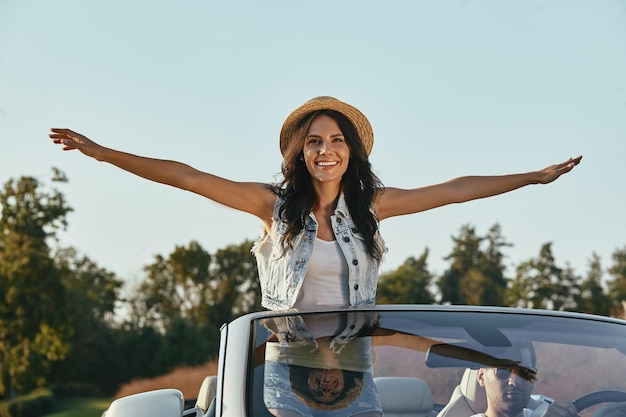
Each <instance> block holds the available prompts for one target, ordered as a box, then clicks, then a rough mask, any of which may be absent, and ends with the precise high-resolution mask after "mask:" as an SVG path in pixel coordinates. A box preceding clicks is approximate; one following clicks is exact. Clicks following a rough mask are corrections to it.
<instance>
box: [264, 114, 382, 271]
mask: <svg viewBox="0 0 626 417" xmlns="http://www.w3.org/2000/svg"><path fill="white" fill-rule="evenodd" d="M320 115H327V116H329V117H331V118H332V119H333V120H335V121H336V122H337V125H338V126H339V129H340V130H341V132H342V133H343V136H344V138H345V139H346V142H347V144H348V147H349V148H350V161H349V163H348V169H347V171H346V173H345V174H344V175H343V178H342V180H341V190H342V191H343V193H344V196H345V200H346V204H347V206H348V210H349V211H350V215H351V216H352V219H353V220H354V223H355V226H356V228H357V230H358V232H359V233H360V234H361V236H363V239H364V242H365V246H366V248H367V252H368V254H369V255H370V256H371V257H373V258H374V259H377V260H381V259H382V257H383V252H384V248H382V247H379V246H380V245H378V244H377V243H376V240H375V235H376V232H377V231H378V219H377V218H376V214H375V213H374V211H373V210H372V205H373V202H374V198H375V197H376V194H377V193H379V192H382V191H383V185H382V182H381V181H380V179H378V177H377V176H376V175H375V174H374V173H373V172H372V167H371V164H370V162H369V160H368V155H367V152H366V150H365V147H364V146H363V143H362V142H361V140H360V139H359V135H358V133H357V130H356V129H355V127H354V125H353V124H352V123H351V122H350V121H349V120H348V119H347V118H346V117H345V116H344V115H343V114H341V113H339V112H336V111H333V110H319V111H315V112H312V113H310V114H308V115H307V116H305V117H303V118H302V120H300V122H299V123H298V126H297V129H296V132H295V135H294V137H293V138H292V140H291V141H290V143H289V146H288V147H287V149H286V151H285V153H284V155H283V157H284V158H283V164H282V174H283V179H282V181H280V182H279V183H278V184H276V185H274V186H272V190H273V191H274V192H275V193H276V194H277V195H278V196H279V197H281V198H282V199H283V200H284V204H282V206H281V207H280V211H279V216H280V218H281V219H282V220H284V221H285V222H286V223H287V232H286V233H285V235H284V236H283V242H282V243H283V245H285V246H287V247H292V243H293V241H294V239H295V238H296V236H298V235H299V234H300V232H301V231H302V229H303V227H304V224H305V223H304V221H305V218H306V216H308V215H309V213H311V211H313V209H315V208H316V207H317V205H318V203H319V202H318V201H317V197H316V194H315V190H314V189H313V182H312V180H311V175H310V174H309V172H308V170H307V167H306V165H305V162H304V158H303V147H304V140H305V138H306V135H307V133H308V131H309V127H310V125H311V122H312V121H313V120H314V119H315V118H316V117H318V116H320Z"/></svg>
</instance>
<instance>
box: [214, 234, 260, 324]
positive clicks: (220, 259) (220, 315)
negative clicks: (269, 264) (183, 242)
mask: <svg viewBox="0 0 626 417" xmlns="http://www.w3.org/2000/svg"><path fill="white" fill-rule="evenodd" d="M252 245H253V242H252V241H250V240H245V241H244V242H242V243H241V244H239V245H229V246H227V247H226V248H224V249H220V250H218V251H217V252H216V253H215V254H214V256H213V262H212V263H211V283H210V286H209V288H208V291H207V292H206V293H205V302H206V303H205V304H204V306H205V307H206V311H205V314H203V316H204V317H208V319H209V320H210V321H211V322H212V323H213V324H214V325H215V326H217V327H220V326H221V325H222V324H223V323H227V322H229V321H230V320H232V319H233V318H234V317H236V316H239V315H242V314H245V313H248V312H251V311H259V310H261V293H260V284H259V272H258V269H257V266H256V260H255V258H254V255H253V254H252V252H251V249H252Z"/></svg>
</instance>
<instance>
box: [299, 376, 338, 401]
mask: <svg viewBox="0 0 626 417" xmlns="http://www.w3.org/2000/svg"><path fill="white" fill-rule="evenodd" d="M307 382H308V385H309V388H310V389H311V392H312V393H313V396H314V398H315V399H316V400H317V401H318V402H320V403H332V402H333V401H335V400H336V399H337V398H338V397H339V396H340V395H341V392H342V391H343V387H344V380H343V371H342V370H341V369H313V370H311V373H310V374H309V379H308V380H307Z"/></svg>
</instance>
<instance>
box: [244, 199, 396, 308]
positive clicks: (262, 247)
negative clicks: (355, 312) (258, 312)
mask: <svg viewBox="0 0 626 417" xmlns="http://www.w3.org/2000/svg"><path fill="white" fill-rule="evenodd" d="M281 204H282V200H281V199H280V198H279V199H277V201H276V204H275V206H274V214H273V221H272V225H271V228H270V231H269V233H267V234H264V236H262V237H261V238H260V239H259V240H258V241H257V242H256V243H255V245H254V247H253V248H252V252H253V253H254V255H255V257H256V261H257V267H258V270H259V280H260V283H261V296H262V298H261V304H262V305H263V307H265V308H267V309H270V310H282V309H286V308H291V307H293V305H294V304H295V302H296V299H297V298H298V293H299V292H300V288H301V287H302V281H303V280H304V276H305V274H306V271H307V267H308V265H309V261H310V259H311V254H312V253H313V245H314V243H315V238H316V236H317V221H316V220H315V216H314V215H313V213H309V215H308V216H307V217H306V218H305V224H304V227H303V230H302V232H301V233H300V234H299V235H298V236H297V237H296V238H295V240H294V242H293V248H291V249H290V248H285V249H284V248H283V246H282V245H281V238H282V236H283V235H284V234H285V231H286V229H287V224H286V223H285V222H284V221H283V220H281V219H280V218H279V209H280V205H281ZM331 222H332V229H333V233H334V234H335V239H337V242H338V243H339V247H340V248H341V251H342V252H343V255H344V257H345V258H346V261H347V263H348V279H349V289H350V305H352V306H361V305H373V304H374V303H375V301H376V284H377V282H378V270H379V267H380V262H379V261H378V260H376V259H374V258H372V257H371V256H369V254H368V253H367V249H366V247H365V242H364V241H363V237H362V236H361V234H360V233H359V231H358V230H357V229H356V227H355V225H354V222H353V220H352V217H350V213H349V212H348V208H347V206H346V202H345V199H344V196H343V193H342V194H341V195H340V196H339V201H338V202H337V208H336V209H335V213H334V214H333V215H332V216H331ZM375 240H376V242H377V244H378V245H380V247H383V248H385V243H384V241H383V239H382V237H381V236H380V232H379V231H376V236H375Z"/></svg>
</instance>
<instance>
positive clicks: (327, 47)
mask: <svg viewBox="0 0 626 417" xmlns="http://www.w3.org/2000/svg"><path fill="white" fill-rule="evenodd" d="M318 95H332V96H335V97H337V98H339V99H342V100H344V101H347V102H349V103H351V104H354V105H355V106H357V107H358V108H360V109H361V110H362V111H363V112H364V113H365V114H366V115H367V116H368V117H369V119H370V121H371V123H372V125H373V127H374V131H375V143H374V150H373V153H372V157H371V162H372V165H373V167H374V169H375V171H376V172H377V173H378V174H379V176H380V177H381V179H382V180H383V182H384V183H385V184H386V185H389V186H397V187H416V186H422V185H428V184H432V183H436V182H441V181H445V180H448V179H450V178H453V177H457V176H461V175H469V174H504V173H511V172H523V171H529V170H534V169H539V168H543V167H545V166H547V165H550V164H553V163H557V162H561V161H563V160H565V159H567V158H568V157H570V156H576V155H579V154H582V155H584V158H583V162H582V164H581V165H580V166H579V167H577V168H576V169H575V170H574V171H573V172H571V173H570V174H568V175H566V176H565V177H563V178H561V179H560V180H558V181H557V182H555V183H553V184H550V185H546V186H531V187H526V188H524V189H522V190H519V191H516V192H513V193H510V194H507V195H504V196H499V197H495V198H491V199H487V200H481V201H476V202H471V203H466V204H462V205H455V206H449V207H445V208H440V209H436V210H433V211H431V212H427V213H421V214H416V215H412V216H405V217H400V218H395V219H390V220H386V221H384V222H383V223H382V231H383V234H384V237H385V239H386V241H387V244H388V246H389V250H390V252H389V254H388V256H387V258H386V262H385V264H384V268H383V269H384V270H385V271H386V270H391V269H394V268H396V267H397V266H398V265H400V264H401V263H402V261H404V260H405V259H406V258H407V257H409V256H419V255H420V254H421V253H422V251H423V250H424V249H425V248H426V247H428V248H429V249H430V256H429V264H430V267H431V270H433V272H434V273H441V272H443V271H444V269H445V267H446V265H447V264H446V262H445V261H444V260H443V259H442V258H443V257H445V256H446V255H447V254H448V253H449V252H450V250H451V249H452V240H451V237H452V236H453V235H457V234H458V232H459V229H460V227H461V226H462V225H464V224H471V225H473V226H475V227H476V229H477V232H478V233H479V234H484V233H486V232H487V230H488V229H489V227H491V226H492V225H494V224H495V223H499V224H500V225H501V227H502V233H503V235H504V237H505V238H506V239H507V240H508V241H509V242H510V243H512V244H513V245H514V247H512V248H508V249H507V250H506V251H505V253H506V254H507V258H506V262H507V265H509V266H510V265H513V264H517V263H519V262H520V261H523V260H527V259H529V258H532V257H535V256H537V254H538V252H539V249H540V247H541V246H542V245H543V244H544V243H546V242H553V250H554V253H555V255H556V260H557V263H559V264H560V265H562V266H564V265H565V263H570V264H571V265H572V266H573V267H574V268H575V269H576V271H577V272H578V273H579V274H584V273H585V272H586V268H587V263H588V260H589V258H590V256H591V254H592V253H593V252H596V253H598V254H599V255H600V256H601V257H602V261H603V265H604V266H605V267H606V266H608V265H609V263H610V261H611V259H610V255H611V253H612V252H613V251H615V250H616V249H618V248H623V247H624V246H626V185H625V184H626V174H625V169H624V156H625V155H626V2H625V1H623V0H558V1H549V0H518V1H511V0H504V1H503V0H493V1H471V0H464V1H463V0H455V1H451V0H442V1H434V0H433V1H425V0H424V1H420V0H405V1H388V2H383V1H369V0H365V1H364V0H358V1H357V0H350V1H337V0H332V1H325V0H323V1H316V2H294V1H286V0H285V1H264V2H257V1H241V0H233V1H219V2H218V1H204V0H202V1H201V0H188V1H181V2H178V1H162V0H150V1H147V0H134V1H126V0H112V1H95V0H19V1H18V0H0V138H1V140H2V144H3V145H2V148H1V150H0V181H1V182H2V183H5V182H6V181H7V180H8V179H9V178H17V177H19V176H21V175H29V176H35V177H38V178H41V179H42V180H46V179H48V178H49V173H50V172H51V167H53V166H55V167H58V168H60V169H61V170H63V171H65V173H66V174H67V175H68V176H69V179H70V182H69V183H68V184H65V185H61V190H62V192H63V193H64V194H65V196H66V197H67V200H68V202H69V204H70V205H71V206H72V207H73V208H74V209H75V211H74V212H73V213H71V214H70V215H69V228H68V230H67V231H66V232H64V233H62V234H61V235H60V237H61V244H62V245H72V246H75V247H76V248H78V249H79V250H80V251H81V253H83V254H85V255H87V256H89V257H90V258H92V259H93V260H95V261H96V262H97V263H98V264H99V265H100V266H102V267H104V268H107V269H109V270H111V271H114V272H115V273H117V274H118V276H120V277H122V278H126V279H128V280H131V281H133V280H137V279H138V278H140V277H141V276H142V271H141V268H142V267H143V266H144V265H146V264H149V263H151V262H152V261H153V257H154V255H156V254H162V255H167V254H169V253H170V252H171V251H172V250H173V249H174V246H175V245H183V244H184V245H186V244H187V243H189V242H190V241H191V240H197V241H199V242H200V244H201V245H202V246H203V247H204V248H205V249H206V250H208V251H210V252H213V251H215V250H217V249H219V248H222V247H224V246H226V245H228V244H231V243H240V242H242V241H243V240H244V239H246V238H250V239H254V238H255V237H256V236H257V235H258V234H259V232H260V230H261V229H260V223H259V221H258V220H257V219H256V218H254V217H252V216H250V215H247V214H243V213H239V212H235V211H231V210H229V209H226V208H224V207H221V206H219V205H217V204H215V203H213V202H210V201H208V200H205V199H203V198H201V197H199V196H195V195H193V194H190V193H186V192H183V191H180V190H175V189H170V188H168V187H166V186H163V185H159V184H153V183H149V182H147V181H145V180H142V179H139V178H136V177H133V176H132V175H130V174H127V173H125V172H123V171H121V170H118V169H117V168H114V167H113V166H110V165H108V164H105V163H99V162H96V161H94V160H90V159H88V158H86V157H84V156H82V155H81V154H79V153H77V152H62V151H61V150H60V148H58V147H55V146H54V145H52V143H51V142H50V141H49V139H48V138H47V134H48V129H49V128H50V127H69V128H72V129H74V130H77V131H79V132H82V133H84V134H86V135H87V136H89V137H91V138H92V139H94V140H96V141H98V142H100V143H101V144H103V145H106V146H110V147H114V148H117V149H121V150H125V151H128V152H132V153H138V154H142V155H147V156H153V157H158V158H166V159H175V160H179V161H183V162H186V163H189V164H190V165H193V166H195V167H197V168H199V169H202V170H205V171H208V172H211V173H214V174H217V175H221V176H224V177H227V178H231V179H234V180H253V181H268V182H269V181H273V180H274V179H275V178H276V177H275V175H276V174H277V173H278V172H279V169H280V162H281V158H280V152H279V149H278V132H279V130H280V127H281V125H282V122H283V120H284V119H285V117H286V116H287V115H288V114H289V113H290V112H291V110H293V109H294V108H295V107H297V106H298V105H300V104H301V103H302V102H304V101H306V100H307V99H309V98H311V97H314V96H318ZM509 273H512V271H511V270H509Z"/></svg>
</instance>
